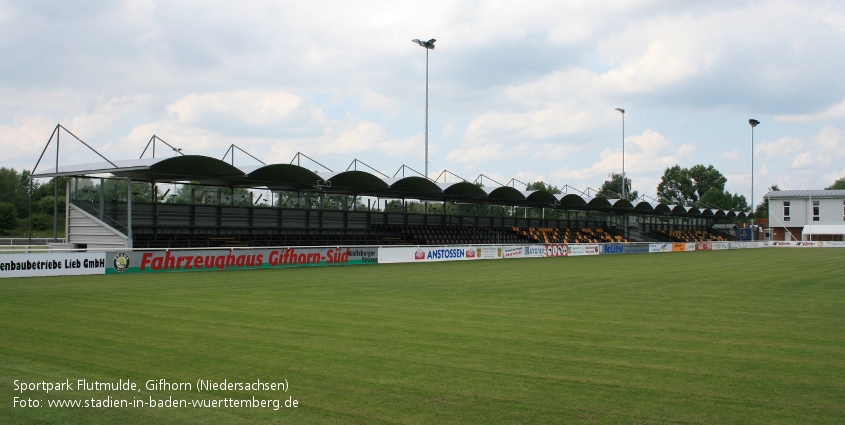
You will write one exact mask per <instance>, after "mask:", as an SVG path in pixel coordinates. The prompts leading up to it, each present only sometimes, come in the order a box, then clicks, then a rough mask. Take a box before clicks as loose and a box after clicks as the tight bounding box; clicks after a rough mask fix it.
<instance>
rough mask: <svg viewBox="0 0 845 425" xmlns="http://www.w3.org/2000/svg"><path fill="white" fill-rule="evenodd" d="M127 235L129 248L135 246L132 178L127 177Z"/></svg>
mask: <svg viewBox="0 0 845 425" xmlns="http://www.w3.org/2000/svg"><path fill="white" fill-rule="evenodd" d="M126 237H127V238H128V240H127V242H128V244H129V246H128V248H134V246H135V244H134V243H133V241H132V178H131V177H130V178H127V179H126Z"/></svg>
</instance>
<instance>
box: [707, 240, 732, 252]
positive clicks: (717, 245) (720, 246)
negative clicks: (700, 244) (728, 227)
mask: <svg viewBox="0 0 845 425" xmlns="http://www.w3.org/2000/svg"><path fill="white" fill-rule="evenodd" d="M730 247H731V246H730V244H729V243H728V242H713V243H711V244H710V248H711V249H713V251H720V250H725V249H730Z"/></svg>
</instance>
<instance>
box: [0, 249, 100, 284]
mask: <svg viewBox="0 0 845 425" xmlns="http://www.w3.org/2000/svg"><path fill="white" fill-rule="evenodd" d="M105 271H106V254H105V253H104V252H95V253H87V252H64V253H43V254H6V255H2V256H0V278H4V277H36V276H82V275H92V274H105Z"/></svg>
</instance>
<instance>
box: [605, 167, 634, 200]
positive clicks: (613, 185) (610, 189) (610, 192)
mask: <svg viewBox="0 0 845 425" xmlns="http://www.w3.org/2000/svg"><path fill="white" fill-rule="evenodd" d="M607 177H608V179H607V180H605V181H604V183H602V185H601V188H600V189H599V191H598V192H597V193H596V197H600V198H608V199H622V174H621V173H610V174H608V175H607ZM639 197H640V196H639V193H637V191H636V190H634V191H632V190H631V179H629V178H627V177H626V178H625V199H627V200H628V201H635V200H636V199H637V198H639Z"/></svg>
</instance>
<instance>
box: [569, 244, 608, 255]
mask: <svg viewBox="0 0 845 425" xmlns="http://www.w3.org/2000/svg"><path fill="white" fill-rule="evenodd" d="M601 251H602V250H601V246H600V245H593V244H588V245H569V256H570V257H577V256H581V255H599V254H601Z"/></svg>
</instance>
